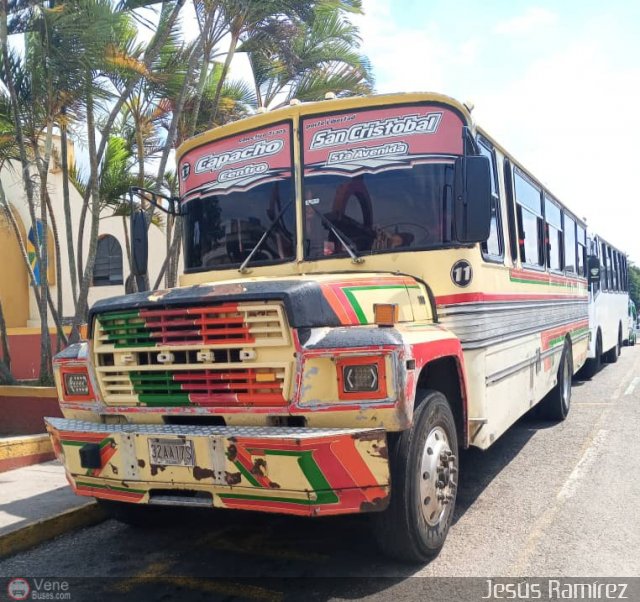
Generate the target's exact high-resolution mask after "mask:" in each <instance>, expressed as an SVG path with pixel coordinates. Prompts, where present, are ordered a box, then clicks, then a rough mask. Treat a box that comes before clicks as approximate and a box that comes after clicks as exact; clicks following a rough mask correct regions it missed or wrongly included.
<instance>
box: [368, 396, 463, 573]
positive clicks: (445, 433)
mask: <svg viewBox="0 0 640 602" xmlns="http://www.w3.org/2000/svg"><path fill="white" fill-rule="evenodd" d="M417 401H419V402H420V403H419V404H418V405H417V407H416V409H415V412H414V416H413V426H412V427H411V428H410V429H407V430H406V431H403V432H401V433H397V434H395V436H394V437H393V438H392V439H391V440H390V453H389V464H390V469H391V500H390V503H389V507H388V508H387V509H386V510H385V511H384V512H381V513H379V514H373V515H371V518H372V520H373V526H374V530H375V536H376V539H377V541H378V546H379V548H380V550H381V552H383V553H384V554H386V555H388V556H391V557H393V558H395V559H397V560H402V561H405V562H409V563H424V562H426V561H428V560H430V559H432V558H434V557H435V556H437V555H438V553H439V552H440V550H441V548H442V546H443V545H444V541H445V539H446V537H447V533H448V531H449V526H450V525H451V520H452V518H453V510H454V507H455V502H456V492H457V488H458V438H457V434H456V425H455V421H454V418H453V414H452V412H451V407H450V406H449V402H448V401H447V398H446V397H445V396H444V395H443V394H442V393H440V392H439V391H424V392H422V394H421V397H420V398H419V399H417Z"/></svg>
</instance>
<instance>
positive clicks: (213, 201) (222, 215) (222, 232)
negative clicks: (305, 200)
mask: <svg viewBox="0 0 640 602" xmlns="http://www.w3.org/2000/svg"><path fill="white" fill-rule="evenodd" d="M292 195H293V190H292V186H291V180H290V179H288V180H284V181H280V182H269V183H266V184H261V185H259V186H255V187H254V188H251V189H250V190H246V191H243V192H231V193H229V194H225V195H217V194H212V195H209V196H202V197H199V198H195V199H192V200H190V201H187V202H185V203H184V206H183V219H184V232H185V241H184V251H185V261H186V268H187V269H198V268H201V269H210V268H218V267H229V266H233V265H240V264H241V263H242V262H243V261H244V260H245V259H246V258H247V257H248V255H249V253H251V251H252V250H253V248H254V247H255V246H256V245H257V244H258V242H259V241H260V238H261V237H262V235H263V234H264V233H265V232H266V231H267V230H268V229H269V228H270V227H271V226H272V225H273V226H274V227H273V230H272V231H271V232H270V234H269V236H268V237H267V238H266V239H265V240H264V242H263V243H262V244H261V245H260V248H259V249H258V250H257V251H256V253H255V255H254V256H253V257H252V263H253V264H260V263H265V262H274V261H290V260H292V259H293V258H294V256H295V240H296V224H295V206H294V204H293V203H290V200H291V198H292ZM288 203H289V206H288V207H287V204H288ZM281 213H282V215H280V214H281ZM278 216H280V217H279V218H278ZM274 220H277V223H276V224H274Z"/></svg>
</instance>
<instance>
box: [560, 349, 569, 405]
mask: <svg viewBox="0 0 640 602" xmlns="http://www.w3.org/2000/svg"><path fill="white" fill-rule="evenodd" d="M562 372H563V375H562V376H563V378H562V380H563V383H562V405H563V406H564V409H565V411H567V410H569V404H570V403H571V365H570V360H569V356H568V355H567V356H565V359H564V365H563V367H562Z"/></svg>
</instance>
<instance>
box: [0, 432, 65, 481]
mask: <svg viewBox="0 0 640 602" xmlns="http://www.w3.org/2000/svg"><path fill="white" fill-rule="evenodd" d="M54 457H55V456H54V453H53V448H52V447H51V441H50V439H49V435H47V434H46V433H44V434H41V435H22V436H19V437H2V438H0V472H5V471H7V470H13V469H14V468H21V467H23V466H30V465H32V464H40V463H41V462H46V461H48V460H53V459H54Z"/></svg>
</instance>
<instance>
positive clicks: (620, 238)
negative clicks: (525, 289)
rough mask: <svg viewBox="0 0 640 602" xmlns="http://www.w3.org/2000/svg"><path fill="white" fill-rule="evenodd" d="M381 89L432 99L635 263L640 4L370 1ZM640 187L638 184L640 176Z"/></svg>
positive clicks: (368, 29)
mask: <svg viewBox="0 0 640 602" xmlns="http://www.w3.org/2000/svg"><path fill="white" fill-rule="evenodd" d="M363 6H364V11H365V14H364V16H360V17H357V18H355V19H354V21H355V22H356V23H357V24H358V26H359V27H360V31H361V36H362V51H363V52H364V54H366V55H367V56H368V57H369V59H370V61H371V64H372V67H373V72H374V75H375V78H376V91H377V92H380V93H385V92H409V91H433V92H441V93H444V94H448V95H450V96H453V97H454V98H457V99H458V100H460V101H470V102H472V103H473V104H474V106H475V108H474V110H473V116H474V118H475V120H476V122H477V123H478V124H479V125H481V126H482V127H483V128H484V129H485V130H487V131H488V132H489V134H491V136H492V137H493V138H495V139H496V140H497V141H498V142H499V143H500V144H501V145H502V146H504V147H505V148H506V149H507V150H508V151H509V152H510V153H511V154H512V155H514V156H515V157H516V158H517V159H518V160H519V161H520V162H522V164H523V165H524V166H525V167H527V168H528V169H529V171H531V173H532V174H533V175H534V176H535V177H536V178H537V179H538V180H539V181H540V182H542V183H543V184H544V185H545V186H547V187H548V188H549V190H550V191H551V192H552V193H553V194H554V195H555V196H556V197H557V198H558V199H559V200H560V201H561V202H563V203H564V204H565V205H567V206H568V207H569V208H570V209H571V210H572V211H573V212H574V213H576V214H577V215H579V216H580V217H586V218H587V221H588V224H589V227H590V229H591V231H595V232H597V233H599V234H600V235H602V236H603V237H604V238H606V239H607V240H609V242H610V243H611V244H613V245H615V246H617V247H618V248H620V249H621V250H622V251H624V252H626V253H627V254H629V256H630V258H631V259H632V260H634V261H635V263H637V264H640V236H638V232H640V187H639V186H638V183H637V182H636V181H635V177H636V175H640V170H639V169H638V167H637V165H638V162H639V158H638V155H637V154H636V152H635V151H636V149H637V148H638V147H639V145H640V121H639V117H638V107H637V103H639V102H640V2H638V1H637V0H608V1H607V2H602V1H597V2H596V1H593V0H556V1H538V2H528V1H518V0H509V1H506V0H484V1H482V2H481V1H479V0H456V1H455V2H453V1H452V0H448V1H444V0H363ZM639 180H640V178H639Z"/></svg>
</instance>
